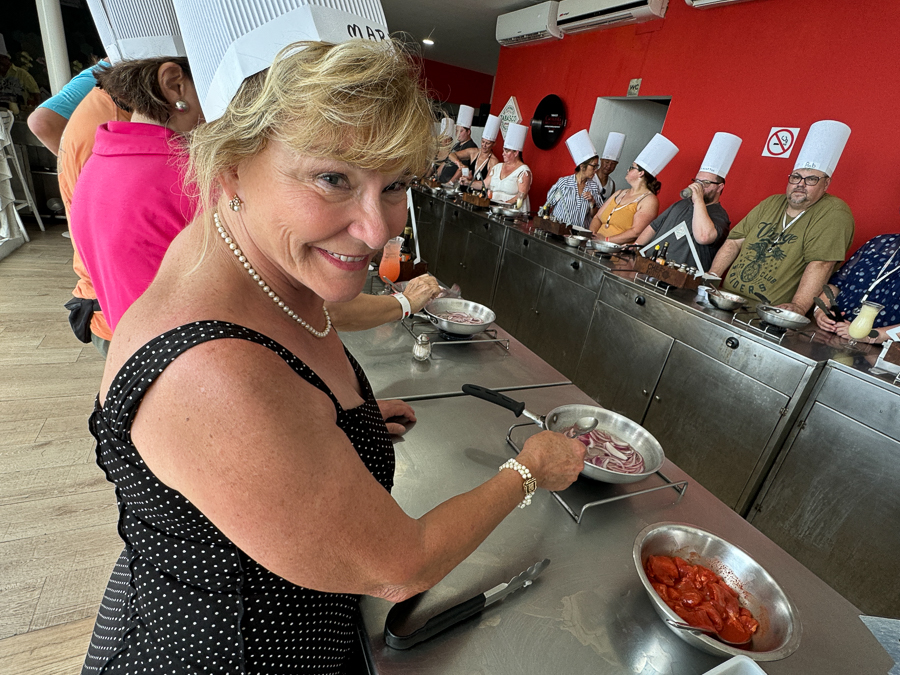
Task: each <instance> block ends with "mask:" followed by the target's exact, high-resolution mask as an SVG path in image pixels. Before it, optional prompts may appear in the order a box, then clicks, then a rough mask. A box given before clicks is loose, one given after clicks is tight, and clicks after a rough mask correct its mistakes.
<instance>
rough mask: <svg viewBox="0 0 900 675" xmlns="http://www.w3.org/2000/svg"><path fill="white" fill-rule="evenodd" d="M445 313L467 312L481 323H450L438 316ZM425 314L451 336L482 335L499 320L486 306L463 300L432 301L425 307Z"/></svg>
mask: <svg viewBox="0 0 900 675" xmlns="http://www.w3.org/2000/svg"><path fill="white" fill-rule="evenodd" d="M444 312H465V313H466V314H469V315H470V316H472V317H474V318H476V319H479V320H480V321H481V323H471V324H470V323H456V322H455V321H448V320H447V319H442V318H441V317H439V316H436V315H437V314H443V313H444ZM425 314H426V316H428V320H429V321H431V323H433V324H434V325H435V326H437V327H438V328H440V329H441V330H442V331H444V332H445V333H450V334H451V335H474V334H475V333H480V332H481V331H483V330H487V329H488V328H490V327H491V324H492V323H494V321H495V320H496V318H497V315H496V314H494V312H493V311H492V310H490V309H488V308H487V307H485V306H484V305H479V304H478V303H477V302H472V301H471V300H463V299H462V298H438V299H437V300H432V301H431V302H429V303H428V304H427V305H425Z"/></svg>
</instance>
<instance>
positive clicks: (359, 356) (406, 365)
mask: <svg viewBox="0 0 900 675" xmlns="http://www.w3.org/2000/svg"><path fill="white" fill-rule="evenodd" d="M410 320H414V321H416V322H424V323H425V324H426V325H427V326H428V327H430V326H431V324H430V323H428V322H427V321H424V320H423V319H419V318H417V317H412V319H408V320H407V321H410ZM493 328H495V329H496V330H497V337H499V338H504V339H508V340H509V351H507V350H506V348H505V347H504V346H503V345H502V344H501V343H498V342H486V343H483V344H478V343H472V344H451V345H435V346H433V347H432V351H431V358H430V359H429V360H428V361H416V360H415V359H414V358H413V355H412V352H413V345H414V344H415V341H414V339H413V338H412V336H411V335H410V334H409V332H408V331H407V330H406V328H404V327H403V325H402V324H401V322H399V321H394V322H392V323H389V324H385V325H383V326H378V327H377V328H372V329H370V330H366V331H360V332H354V333H341V340H342V341H343V342H344V344H345V345H346V347H347V349H349V350H350V353H351V354H353V356H354V357H355V358H356V360H357V361H359V363H360V364H361V365H362V367H363V370H365V371H366V375H367V376H368V378H369V382H370V383H371V384H372V389H373V390H374V391H375V396H376V397H378V398H382V399H389V398H402V399H406V400H415V399H421V398H431V397H435V396H438V397H440V396H457V395H461V394H462V392H461V387H462V385H464V384H466V383H468V382H472V383H477V384H482V385H484V386H486V387H490V388H492V389H501V390H502V389H519V388H524V387H543V386H552V385H558V384H569V383H570V382H571V380H569V379H568V378H567V377H565V376H564V375H563V374H562V373H560V372H559V371H557V370H556V369H555V368H552V367H551V366H550V365H548V364H547V363H545V362H544V361H543V359H541V358H539V357H538V356H537V355H535V354H534V353H533V352H532V351H531V350H530V349H528V348H527V347H525V346H524V345H523V344H522V343H521V342H519V341H518V340H516V339H515V338H514V337H512V336H511V335H510V334H509V333H507V332H506V331H505V330H503V329H502V328H500V327H499V326H497V325H496V324H495V325H494V326H493Z"/></svg>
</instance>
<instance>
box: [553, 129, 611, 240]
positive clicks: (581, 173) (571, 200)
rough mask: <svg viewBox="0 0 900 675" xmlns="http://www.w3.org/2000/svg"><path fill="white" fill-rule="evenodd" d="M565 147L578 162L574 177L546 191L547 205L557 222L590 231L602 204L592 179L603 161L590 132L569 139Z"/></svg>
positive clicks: (583, 130) (561, 179)
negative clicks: (589, 227) (599, 157)
mask: <svg viewBox="0 0 900 675" xmlns="http://www.w3.org/2000/svg"><path fill="white" fill-rule="evenodd" d="M566 147H567V148H568V149H569V154H570V155H572V161H573V162H575V174H574V175H573V174H569V175H567V176H563V177H561V178H560V179H559V180H558V181H556V183H554V185H553V187H552V188H550V190H549V191H548V192H547V203H546V206H547V207H549V208H550V209H551V213H552V215H553V217H554V218H555V219H556V220H558V221H560V222H563V223H565V224H566V225H571V226H573V227H579V228H582V229H585V230H587V228H588V225H590V223H591V218H593V217H594V214H595V213H597V209H598V208H599V207H600V204H601V203H602V201H603V200H602V198H601V197H600V189H599V188H598V186H597V183H595V182H594V181H593V180H592V178H593V177H594V172H595V171H596V170H597V167H598V166H599V163H600V161H599V159H598V157H597V151H596V150H595V149H594V144H593V143H592V142H591V138H590V136H589V135H588V131H587V129H582V130H581V131H579V132H577V133H575V134H572V135H571V136H569V138H567V139H566Z"/></svg>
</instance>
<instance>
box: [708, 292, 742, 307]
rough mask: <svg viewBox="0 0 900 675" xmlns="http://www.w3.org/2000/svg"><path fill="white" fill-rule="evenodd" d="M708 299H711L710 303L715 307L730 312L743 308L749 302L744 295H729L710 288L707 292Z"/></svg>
mask: <svg viewBox="0 0 900 675" xmlns="http://www.w3.org/2000/svg"><path fill="white" fill-rule="evenodd" d="M706 297H708V298H709V301H710V302H711V303H712V304H713V306H714V307H718V308H719V309H724V310H728V311H731V310H733V309H737V308H738V307H743V306H744V303H745V302H747V298H745V297H744V296H743V295H738V294H737V293H728V292H727V291H720V290H717V289H715V288H710V289H709V290H708V291H706Z"/></svg>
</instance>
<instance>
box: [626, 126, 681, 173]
mask: <svg viewBox="0 0 900 675" xmlns="http://www.w3.org/2000/svg"><path fill="white" fill-rule="evenodd" d="M677 154H678V146H676V145H675V144H674V143H673V142H672V141H670V140H669V139H668V138H666V137H665V136H663V135H662V134H656V135H655V136H654V137H653V138H651V139H650V142H649V143H647V145H645V146H644V149H643V150H641V154H639V155H638V156H637V159H635V160H634V163H635V164H637V165H638V166H639V167H641V168H642V169H643V170H644V171H646V172H647V173H649V174H651V175H653V176H658V175H659V172H660V171H662V170H663V169H665V168H666V164H668V163H669V162H671V161H672V158H673V157H674V156H675V155H677Z"/></svg>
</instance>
